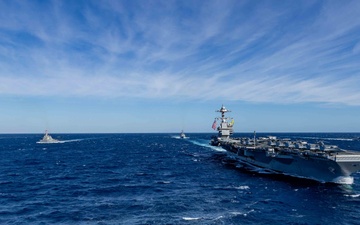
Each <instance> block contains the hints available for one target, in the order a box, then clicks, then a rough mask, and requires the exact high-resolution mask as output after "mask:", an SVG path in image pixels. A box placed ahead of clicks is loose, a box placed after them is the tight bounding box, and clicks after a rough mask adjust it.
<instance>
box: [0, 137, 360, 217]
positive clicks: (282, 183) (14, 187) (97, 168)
mask: <svg viewBox="0 0 360 225" xmlns="http://www.w3.org/2000/svg"><path fill="white" fill-rule="evenodd" d="M244 135H245V136H246V135H248V136H249V137H251V136H252V134H242V136H244ZM260 135H268V134H258V136H260ZM271 135H276V136H278V137H283V138H295V139H303V140H310V141H318V140H323V141H324V142H326V143H329V144H336V145H338V146H340V147H342V148H344V149H354V150H357V151H360V140H354V139H353V138H354V137H359V136H360V134H354V133H350V134H347V133H339V134H336V133H329V134H327V133H320V134H304V133H299V134H296V133H290V134H286V133H281V134H271ZM52 136H53V137H54V138H57V139H60V140H65V142H64V143H59V144H36V141H38V140H39V139H41V138H42V135H40V134H8V135H6V134H2V135H0V171H1V173H0V224H359V223H360V174H359V173H357V174H354V184H353V185H346V186H345V185H334V184H323V183H318V182H314V181H309V180H303V179H295V178H290V177H286V176H280V175H271V174H258V173H256V172H249V171H245V170H243V169H238V168H236V166H234V163H233V162H232V161H231V160H230V159H229V158H228V157H227V155H226V152H224V151H222V150H221V149H220V148H217V147H211V146H209V144H208V142H209V139H210V137H211V134H187V136H189V138H187V139H179V138H178V134H52ZM236 136H240V134H236Z"/></svg>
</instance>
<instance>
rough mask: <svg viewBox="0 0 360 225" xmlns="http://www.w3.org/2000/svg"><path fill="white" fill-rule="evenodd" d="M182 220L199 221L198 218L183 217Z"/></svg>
mask: <svg viewBox="0 0 360 225" xmlns="http://www.w3.org/2000/svg"><path fill="white" fill-rule="evenodd" d="M182 219H183V220H199V219H201V218H200V217H183V218H182Z"/></svg>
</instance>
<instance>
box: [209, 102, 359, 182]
mask: <svg viewBox="0 0 360 225" xmlns="http://www.w3.org/2000/svg"><path fill="white" fill-rule="evenodd" d="M217 112H220V113H221V117H217V118H215V121H214V123H213V126H212V127H213V128H214V129H215V128H216V127H217V126H216V122H217V121H220V125H219V126H218V127H217V128H216V129H217V130H218V136H214V137H213V138H212V140H211V142H210V144H211V145H214V146H221V147H222V148H224V149H225V150H226V151H227V152H228V153H229V154H230V155H231V157H233V158H236V160H237V161H238V162H239V163H242V164H244V165H250V166H252V167H257V168H261V169H264V170H267V171H270V172H274V173H281V174H285V175H289V176H293V177H300V178H307V179H313V180H317V181H320V182H331V183H345V184H351V183H353V180H354V179H353V177H351V175H352V174H353V173H355V172H358V171H359V170H360V152H359V151H350V150H344V149H340V148H339V147H337V146H335V145H326V144H324V143H323V142H317V143H307V142H306V141H300V140H295V141H293V140H290V139H277V138H276V137H275V136H268V137H256V133H255V132H254V137H253V138H249V137H244V138H231V137H230V136H231V134H232V133H233V124H234V120H233V119H232V118H228V117H225V113H228V112H231V111H230V110H227V109H226V108H225V107H224V106H222V107H221V108H220V109H219V110H217ZM230 119H232V122H231V123H229V122H228V121H229V120H230Z"/></svg>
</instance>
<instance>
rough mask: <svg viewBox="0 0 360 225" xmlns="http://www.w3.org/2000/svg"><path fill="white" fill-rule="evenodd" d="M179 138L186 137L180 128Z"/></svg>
mask: <svg viewBox="0 0 360 225" xmlns="http://www.w3.org/2000/svg"><path fill="white" fill-rule="evenodd" d="M180 138H186V135H185V133H184V131H183V130H181V133H180Z"/></svg>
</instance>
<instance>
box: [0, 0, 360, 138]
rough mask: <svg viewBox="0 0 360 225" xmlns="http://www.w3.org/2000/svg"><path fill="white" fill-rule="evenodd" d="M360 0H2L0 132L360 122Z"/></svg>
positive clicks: (315, 128) (323, 128)
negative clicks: (217, 120)
mask: <svg viewBox="0 0 360 225" xmlns="http://www.w3.org/2000/svg"><path fill="white" fill-rule="evenodd" d="M359 15H360V1H356V0H355V1H345V2H344V1H311V0H306V1H277V0H273V1H272V0H266V1H265V0H264V1H261V0H259V1H252V0H249V1H245V0H243V1H238V0H234V1H226V0H221V1H201V0H193V1H155V0H150V1H136V0H135V1H113V0H109V1H106V0H104V1H95V0H94V1H90V0H84V1H70V0H69V1H21V0H19V1H16V0H13V1H6V0H0V104H1V105H0V133H41V132H43V131H44V130H45V129H49V130H50V132H52V133H61V132H66V133H68V132H70V133H72V132H75V133H76V132H180V131H181V130H182V129H184V131H185V132H213V130H212V129H211V124H212V122H213V120H214V117H215V116H217V114H216V113H215V110H216V109H219V108H220V107H221V105H222V104H224V105H225V106H226V107H227V108H229V109H231V110H232V113H231V116H232V117H234V118H235V125H234V126H235V131H236V132H252V131H254V130H256V131H257V132H359V131H360V19H358V18H359Z"/></svg>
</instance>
